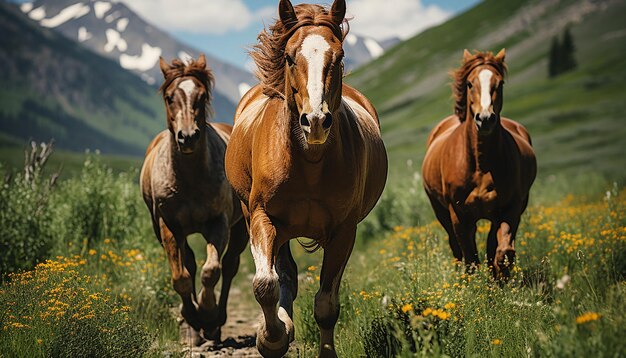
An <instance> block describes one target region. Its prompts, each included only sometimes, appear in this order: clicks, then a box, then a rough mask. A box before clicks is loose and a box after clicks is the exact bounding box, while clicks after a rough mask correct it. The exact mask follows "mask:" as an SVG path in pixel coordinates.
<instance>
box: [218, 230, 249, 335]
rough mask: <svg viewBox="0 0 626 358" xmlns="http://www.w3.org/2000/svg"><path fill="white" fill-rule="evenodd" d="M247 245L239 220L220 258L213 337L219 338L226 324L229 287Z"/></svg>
mask: <svg viewBox="0 0 626 358" xmlns="http://www.w3.org/2000/svg"><path fill="white" fill-rule="evenodd" d="M247 244H248V228H247V227H246V223H245V221H244V220H243V219H241V220H239V222H238V223H237V224H235V226H233V228H232V229H231V231H230V241H229V242H228V248H227V249H226V253H225V254H224V257H223V258H222V289H221V291H220V302H219V305H218V309H219V316H218V319H217V322H215V324H216V327H215V328H214V330H216V331H217V332H215V334H214V335H216V336H219V334H220V328H221V327H222V326H223V325H224V324H225V323H226V317H227V306H228V293H229V291H230V285H231V284H232V282H233V278H234V277H235V275H236V274H237V271H238V270H239V262H240V258H239V256H240V255H241V253H242V252H243V250H244V249H245V248H246V245H247Z"/></svg>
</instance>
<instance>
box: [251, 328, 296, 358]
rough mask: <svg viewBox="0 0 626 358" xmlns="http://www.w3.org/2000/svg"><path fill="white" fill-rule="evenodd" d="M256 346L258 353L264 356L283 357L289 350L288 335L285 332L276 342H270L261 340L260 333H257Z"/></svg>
mask: <svg viewBox="0 0 626 358" xmlns="http://www.w3.org/2000/svg"><path fill="white" fill-rule="evenodd" d="M256 348H257V349H258V350H259V353H260V354H261V355H262V356H263V357H265V358H280V357H284V356H285V354H287V350H289V337H288V336H287V335H286V334H285V335H283V336H282V337H280V339H279V340H278V341H277V342H270V341H267V340H263V339H262V338H261V334H257V338H256Z"/></svg>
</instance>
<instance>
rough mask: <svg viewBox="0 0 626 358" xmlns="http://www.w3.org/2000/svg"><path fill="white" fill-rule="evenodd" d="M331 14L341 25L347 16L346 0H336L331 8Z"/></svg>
mask: <svg viewBox="0 0 626 358" xmlns="http://www.w3.org/2000/svg"><path fill="white" fill-rule="evenodd" d="M330 15H331V16H332V17H333V22H334V23H336V24H338V25H341V23H342V22H343V19H344V18H345V17H346V0H335V2H334V3H333V6H332V7H331V8H330Z"/></svg>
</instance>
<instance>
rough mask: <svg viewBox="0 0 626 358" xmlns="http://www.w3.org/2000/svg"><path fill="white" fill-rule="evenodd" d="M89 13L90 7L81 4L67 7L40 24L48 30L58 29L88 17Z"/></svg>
mask: <svg viewBox="0 0 626 358" xmlns="http://www.w3.org/2000/svg"><path fill="white" fill-rule="evenodd" d="M89 11H91V9H90V8H89V6H87V5H85V4H83V3H81V2H79V3H76V4H74V5H70V6H68V7H66V8H65V9H63V10H61V11H60V12H59V13H58V14H56V15H55V16H53V17H51V18H49V19H42V20H41V22H40V24H41V26H43V27H48V28H53V27H57V26H59V25H62V24H64V23H66V22H68V21H69V20H72V19H78V18H81V17H83V16H85V15H87V14H88V13H89ZM31 14H32V13H31Z"/></svg>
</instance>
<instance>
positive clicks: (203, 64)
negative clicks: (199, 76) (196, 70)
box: [196, 53, 206, 68]
mask: <svg viewBox="0 0 626 358" xmlns="http://www.w3.org/2000/svg"><path fill="white" fill-rule="evenodd" d="M196 64H197V65H198V66H200V67H202V68H206V56H204V54H203V53H201V54H200V57H198V61H196Z"/></svg>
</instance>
